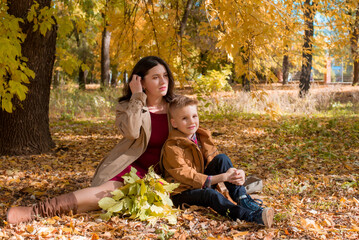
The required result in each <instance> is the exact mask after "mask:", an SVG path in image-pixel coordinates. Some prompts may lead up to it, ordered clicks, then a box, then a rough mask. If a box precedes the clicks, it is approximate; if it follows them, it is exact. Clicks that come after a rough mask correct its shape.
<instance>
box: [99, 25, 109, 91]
mask: <svg viewBox="0 0 359 240" xmlns="http://www.w3.org/2000/svg"><path fill="white" fill-rule="evenodd" d="M110 41H111V32H109V31H108V30H107V27H106V26H105V27H104V29H103V32H102V46H101V87H102V88H103V87H105V86H108V84H109V82H110Z"/></svg>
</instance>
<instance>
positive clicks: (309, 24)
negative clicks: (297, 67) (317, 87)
mask: <svg viewBox="0 0 359 240" xmlns="http://www.w3.org/2000/svg"><path fill="white" fill-rule="evenodd" d="M314 8H315V3H314V1H313V3H312V4H311V0H306V1H305V3H304V22H305V32H304V44H303V53H302V71H301V74H300V83H299V89H300V91H299V96H300V97H304V96H305V95H307V93H308V91H309V88H310V73H311V70H312V60H313V55H312V54H313V51H312V50H313V42H312V39H313V37H314V15H315V9H314Z"/></svg>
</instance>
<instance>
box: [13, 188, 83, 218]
mask: <svg viewBox="0 0 359 240" xmlns="http://www.w3.org/2000/svg"><path fill="white" fill-rule="evenodd" d="M71 211H72V212H73V213H74V214H76V212H77V200H76V197H75V195H74V194H73V193H67V194H63V195H60V196H57V197H54V198H52V199H46V200H45V201H43V202H38V203H36V204H35V205H34V206H32V207H12V208H10V209H9V210H8V212H7V214H6V218H7V222H8V223H11V224H18V223H21V222H29V221H31V220H34V219H35V218H36V217H53V216H61V215H62V214H67V213H69V212H71Z"/></svg>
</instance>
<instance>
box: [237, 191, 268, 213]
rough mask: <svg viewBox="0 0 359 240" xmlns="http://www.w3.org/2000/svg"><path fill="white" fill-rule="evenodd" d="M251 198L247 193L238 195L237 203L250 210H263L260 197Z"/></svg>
mask: <svg viewBox="0 0 359 240" xmlns="http://www.w3.org/2000/svg"><path fill="white" fill-rule="evenodd" d="M256 200H257V201H259V202H257V201H255V200H253V199H252V198H251V196H249V195H248V194H246V195H242V196H240V197H239V200H238V205H240V206H241V207H244V208H247V209H249V210H251V211H258V210H263V207H262V201H261V200H260V199H256Z"/></svg>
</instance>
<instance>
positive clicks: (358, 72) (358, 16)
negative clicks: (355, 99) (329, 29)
mask: <svg viewBox="0 0 359 240" xmlns="http://www.w3.org/2000/svg"><path fill="white" fill-rule="evenodd" d="M358 38H359V4H358V6H357V8H356V10H355V21H354V23H353V24H351V37H350V45H351V52H352V57H353V62H354V71H353V86H355V85H358V84H359V52H358Z"/></svg>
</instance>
